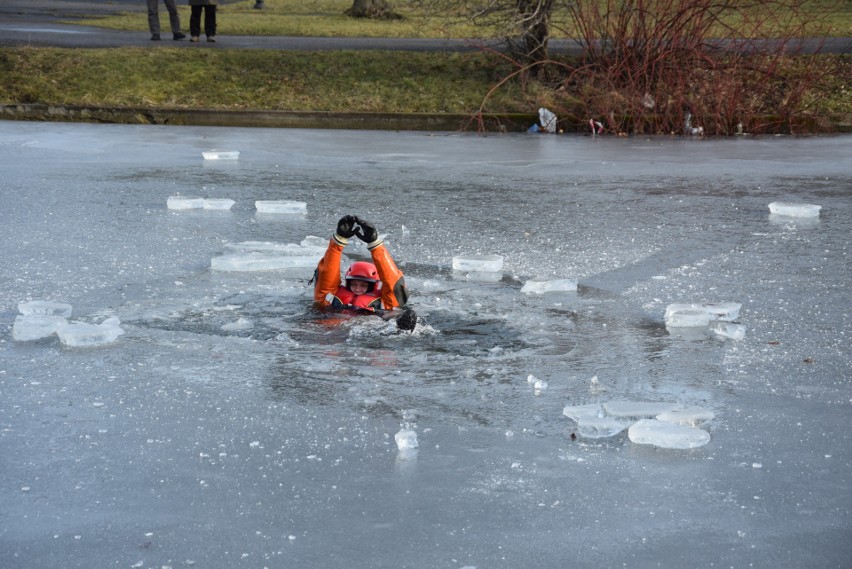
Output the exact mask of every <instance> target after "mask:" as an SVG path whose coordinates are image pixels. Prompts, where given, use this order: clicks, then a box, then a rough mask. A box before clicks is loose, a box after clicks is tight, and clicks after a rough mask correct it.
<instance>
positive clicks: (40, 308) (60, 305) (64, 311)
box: [18, 300, 72, 318]
mask: <svg viewBox="0 0 852 569" xmlns="http://www.w3.org/2000/svg"><path fill="white" fill-rule="evenodd" d="M71 310H72V308H71V305H70V304H65V303H64V302H51V301H49V300H31V301H29V302H19V303H18V312H20V313H21V314H24V315H27V316H29V315H35V314H38V315H52V316H62V317H63V318H68V317H69V316H71Z"/></svg>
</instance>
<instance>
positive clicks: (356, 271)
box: [344, 261, 379, 291]
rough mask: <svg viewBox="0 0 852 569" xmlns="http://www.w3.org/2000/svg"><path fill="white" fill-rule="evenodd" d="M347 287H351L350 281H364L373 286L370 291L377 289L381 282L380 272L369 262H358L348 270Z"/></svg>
mask: <svg viewBox="0 0 852 569" xmlns="http://www.w3.org/2000/svg"><path fill="white" fill-rule="evenodd" d="M344 279H346V287H347V288H348V287H349V281H364V282H368V283H370V284H371V286H370V288H369V289H367V290H368V291H372V290H373V289H374V288H375V284H376V283H377V282H379V272H378V271H377V270H376V265H374V264H373V263H368V262H367V261H356V262H354V263H352V265H351V266H350V267H349V269H347V271H346V276H345V277H344Z"/></svg>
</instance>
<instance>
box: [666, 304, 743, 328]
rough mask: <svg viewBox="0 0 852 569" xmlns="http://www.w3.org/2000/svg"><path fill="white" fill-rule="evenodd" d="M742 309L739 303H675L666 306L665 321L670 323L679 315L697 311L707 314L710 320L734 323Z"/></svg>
mask: <svg viewBox="0 0 852 569" xmlns="http://www.w3.org/2000/svg"><path fill="white" fill-rule="evenodd" d="M741 308H742V304H739V303H737V302H703V303H674V304H669V305H668V306H666V314H665V319H666V322H667V323H668V320H669V318H673V317H675V315H676V314H677V313H682V312H686V311H693V310H695V311H699V312H705V313H707V315H708V316H709V317H710V318H709V319H710V320H722V321H725V322H732V321H734V320H736V319H737V318H739V316H740V309H741Z"/></svg>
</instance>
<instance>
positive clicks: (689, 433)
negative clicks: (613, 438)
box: [627, 419, 710, 449]
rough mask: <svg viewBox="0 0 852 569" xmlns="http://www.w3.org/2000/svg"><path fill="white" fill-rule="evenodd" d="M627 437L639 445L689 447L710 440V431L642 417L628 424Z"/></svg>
mask: <svg viewBox="0 0 852 569" xmlns="http://www.w3.org/2000/svg"><path fill="white" fill-rule="evenodd" d="M627 437H628V438H629V439H630V441H631V442H633V443H636V444H641V445H654V446H655V447H659V448H669V449H690V448H698V447H700V446H704V445H706V444H707V443H708V442H710V433H708V432H707V431H705V430H704V429H699V428H697V427H688V426H685V425H679V424H677V423H669V422H667V421H660V420H658V419H642V420H640V421H637V422H636V423H633V424H632V425H630V428H629V429H628V430H627Z"/></svg>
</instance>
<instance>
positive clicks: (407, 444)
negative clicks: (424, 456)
mask: <svg viewBox="0 0 852 569" xmlns="http://www.w3.org/2000/svg"><path fill="white" fill-rule="evenodd" d="M393 438H394V440H395V441H396V446H397V448H399V450H408V449H413V448H417V447H418V443H417V433H416V432H414V431H411V430H409V429H400V431H399V432H398V433H397V434H395V435H394V436H393Z"/></svg>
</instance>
